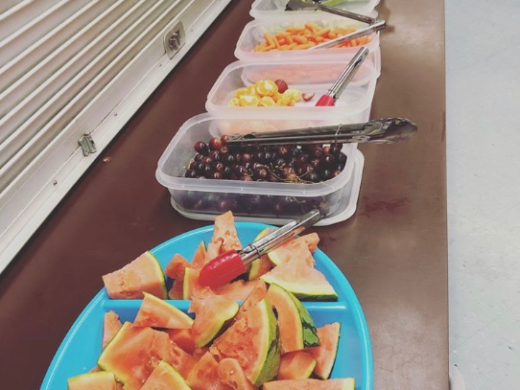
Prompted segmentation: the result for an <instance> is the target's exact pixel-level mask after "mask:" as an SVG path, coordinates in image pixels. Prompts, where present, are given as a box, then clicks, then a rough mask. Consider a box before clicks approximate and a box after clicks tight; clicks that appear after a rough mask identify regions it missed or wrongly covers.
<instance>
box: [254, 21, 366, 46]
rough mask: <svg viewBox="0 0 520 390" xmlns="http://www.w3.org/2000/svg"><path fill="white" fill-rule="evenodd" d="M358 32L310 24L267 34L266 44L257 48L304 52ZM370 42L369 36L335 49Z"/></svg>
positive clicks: (340, 44)
mask: <svg viewBox="0 0 520 390" xmlns="http://www.w3.org/2000/svg"><path fill="white" fill-rule="evenodd" d="M354 31H356V29H355V28H352V27H347V28H344V27H338V28H334V29H331V28H328V27H325V28H321V27H320V26H318V25H317V24H316V23H312V22H308V23H305V24H304V26H303V27H297V26H293V27H287V28H286V29H285V30H284V31H279V32H276V33H274V34H269V33H267V32H266V33H265V34H264V36H263V38H264V42H262V43H259V44H257V45H256V46H255V48H254V50H255V51H256V52H264V51H271V50H283V51H286V50H304V49H308V48H310V47H312V46H315V45H317V44H320V43H322V42H327V41H330V40H331V39H335V38H337V37H340V36H343V35H346V34H350V33H352V32H354ZM368 42H370V38H369V37H367V36H364V37H360V38H356V39H352V40H350V41H347V42H342V43H338V44H337V45H335V46H334V47H335V48H343V47H355V46H361V45H366V44H367V43H368Z"/></svg>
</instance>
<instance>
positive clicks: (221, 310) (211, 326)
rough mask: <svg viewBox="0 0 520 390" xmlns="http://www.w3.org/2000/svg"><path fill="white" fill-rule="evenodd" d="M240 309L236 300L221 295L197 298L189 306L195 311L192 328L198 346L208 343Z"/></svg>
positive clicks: (192, 311) (190, 310)
mask: <svg viewBox="0 0 520 390" xmlns="http://www.w3.org/2000/svg"><path fill="white" fill-rule="evenodd" d="M238 309H239V305H238V303H236V302H235V301H234V300H232V299H229V298H226V297H224V296H219V295H210V296H208V297H206V298H202V299H198V298H195V299H194V300H193V301H192V303H191V305H190V308H189V310H188V311H189V312H190V313H195V321H193V326H192V328H191V332H192V336H193V341H194V342H195V346H196V347H198V348H202V347H205V346H206V345H208V344H209V343H210V342H211V341H212V340H213V339H214V338H215V337H216V336H217V335H218V334H219V333H220V332H221V331H222V329H223V328H224V327H225V325H226V324H227V323H229V321H230V320H231V319H232V318H233V317H235V315H236V314H237V312H238Z"/></svg>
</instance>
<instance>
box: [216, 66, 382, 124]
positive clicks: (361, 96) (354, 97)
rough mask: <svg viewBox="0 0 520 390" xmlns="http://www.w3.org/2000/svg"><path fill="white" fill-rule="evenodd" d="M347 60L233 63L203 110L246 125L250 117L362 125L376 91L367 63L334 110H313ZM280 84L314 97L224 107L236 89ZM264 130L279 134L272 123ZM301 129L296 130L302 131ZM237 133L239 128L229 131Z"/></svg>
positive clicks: (374, 76)
mask: <svg viewBox="0 0 520 390" xmlns="http://www.w3.org/2000/svg"><path fill="white" fill-rule="evenodd" d="M348 62H349V61H348V59H342V60H340V59H328V60H320V59H305V60H301V61H298V62H294V61H293V62H291V61H270V62H265V63H251V62H243V61H237V62H234V63H232V64H230V65H228V66H227V67H226V68H225V69H224V71H223V72H222V74H221V75H220V76H219V78H218V79H217V81H216V82H215V84H214V85H213V88H211V90H210V92H209V94H208V99H207V101H206V109H207V110H208V111H209V112H211V113H215V114H217V115H232V116H234V117H236V118H243V119H244V122H247V119H248V118H251V117H259V116H261V117H264V118H269V119H278V118H283V119H293V120H294V121H295V122H298V121H299V120H300V118H304V117H305V116H306V115H315V116H316V117H317V118H329V117H331V116H333V117H335V118H338V119H339V120H340V122H336V123H344V124H348V123H361V122H366V121H368V119H369V116H370V108H371V106H372V99H373V97H374V91H375V87H376V80H377V72H376V70H375V68H374V67H373V66H372V64H371V63H367V62H364V63H363V64H362V65H361V67H360V68H359V70H358V71H357V73H356V75H355V76H354V78H353V79H352V81H351V82H350V84H349V85H348V86H347V88H346V89H345V90H344V92H343V93H342V95H341V97H340V98H339V99H338V100H337V101H336V105H335V106H334V107H315V104H316V102H317V101H318V99H319V98H320V96H321V95H324V94H325V93H326V92H327V90H328V89H329V88H330V86H331V85H332V84H333V83H334V82H335V81H336V79H337V78H338V76H339V75H340V74H341V72H342V71H343V70H344V69H345V67H346V65H347V64H348ZM266 79H269V80H273V81H274V80H277V79H282V80H284V81H285V82H286V83H287V84H288V86H289V88H294V89H298V90H299V91H301V92H304V93H314V94H315V96H314V98H313V99H312V100H310V101H309V102H304V101H301V102H298V103H296V105H295V106H292V107H236V106H228V103H229V101H230V100H231V99H232V98H233V97H234V96H235V92H236V91H237V90H239V89H243V88H247V87H248V86H250V85H252V84H255V83H256V82H258V81H260V80H266ZM272 125H273V126H265V130H262V131H267V130H268V129H270V130H280V128H278V127H277V126H276V123H275V122H272ZM304 126H305V125H304V123H302V125H299V126H296V127H304ZM229 131H231V132H232V133H235V132H241V131H240V128H236V129H231V130H229Z"/></svg>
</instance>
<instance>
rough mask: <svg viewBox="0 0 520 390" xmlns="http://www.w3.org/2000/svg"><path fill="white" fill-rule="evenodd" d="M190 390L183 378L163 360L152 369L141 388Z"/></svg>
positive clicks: (147, 389)
mask: <svg viewBox="0 0 520 390" xmlns="http://www.w3.org/2000/svg"><path fill="white" fill-rule="evenodd" d="M160 389H175V390H191V389H190V387H189V386H188V385H187V384H186V382H185V380H184V378H183V377H182V376H181V375H180V374H179V373H178V372H177V371H176V370H175V369H174V368H173V367H172V366H170V365H169V364H168V363H166V362H165V361H164V360H163V361H161V362H160V363H159V364H158V365H157V367H155V369H154V370H153V371H152V374H151V375H150V376H149V377H148V379H147V380H146V382H145V383H144V385H143V387H141V390H160Z"/></svg>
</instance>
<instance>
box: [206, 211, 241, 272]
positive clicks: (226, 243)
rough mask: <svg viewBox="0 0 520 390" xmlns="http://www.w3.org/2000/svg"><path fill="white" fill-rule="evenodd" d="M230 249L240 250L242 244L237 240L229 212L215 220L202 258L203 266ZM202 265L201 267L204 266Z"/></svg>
mask: <svg viewBox="0 0 520 390" xmlns="http://www.w3.org/2000/svg"><path fill="white" fill-rule="evenodd" d="M232 249H236V250H239V249H242V244H241V243H240V240H239V239H238V234H237V229H236V227H235V219H234V218H233V214H232V213H231V211H228V212H227V213H224V214H222V215H219V216H217V217H216V218H215V225H214V228H213V236H212V237H211V241H210V242H209V244H208V250H207V253H206V256H205V258H204V264H206V263H207V262H208V261H210V260H211V259H213V258H215V257H216V256H218V255H219V254H220V253H222V252H227V251H230V250H232ZM204 264H203V265H204Z"/></svg>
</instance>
